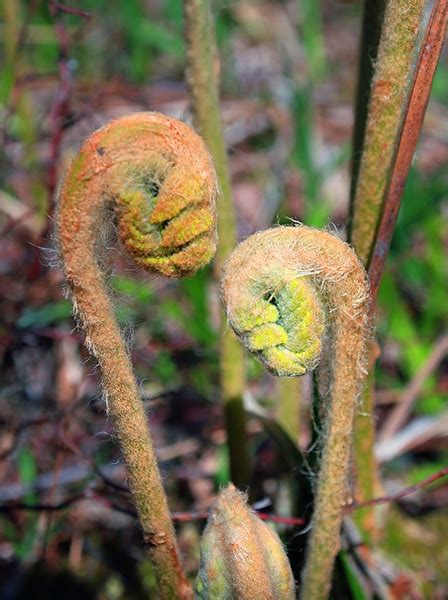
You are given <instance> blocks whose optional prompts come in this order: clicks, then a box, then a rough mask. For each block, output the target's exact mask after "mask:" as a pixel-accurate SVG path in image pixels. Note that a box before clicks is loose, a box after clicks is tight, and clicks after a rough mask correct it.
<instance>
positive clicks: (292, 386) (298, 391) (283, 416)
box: [277, 377, 303, 445]
mask: <svg viewBox="0 0 448 600" xmlns="http://www.w3.org/2000/svg"><path fill="white" fill-rule="evenodd" d="M302 384H303V382H302V379H297V378H295V377H287V378H282V379H280V381H279V382H278V395H279V398H278V408H277V421H278V423H279V425H281V427H282V428H283V430H284V431H285V432H286V433H287V434H288V435H289V437H290V438H291V440H292V441H293V442H294V444H296V445H297V444H298V443H299V435H300V417H301V409H302V402H301V400H302Z"/></svg>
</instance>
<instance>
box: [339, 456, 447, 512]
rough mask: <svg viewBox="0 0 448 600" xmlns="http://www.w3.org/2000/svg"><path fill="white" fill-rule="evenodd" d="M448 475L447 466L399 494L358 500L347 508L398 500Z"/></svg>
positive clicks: (352, 508) (348, 509) (351, 508)
mask: <svg viewBox="0 0 448 600" xmlns="http://www.w3.org/2000/svg"><path fill="white" fill-rule="evenodd" d="M447 475H448V467H445V468H443V469H441V470H440V471H437V473H433V474H432V475H430V476H429V477H426V479H423V480H422V481H419V482H418V483H416V484H415V485H411V486H409V487H407V488H405V489H404V490H401V492H398V493H397V494H392V495H391V496H380V497H379V498H372V499H371V500H366V501H365V502H360V503H359V504H357V503H356V502H352V503H351V504H348V505H347V507H346V510H347V511H348V512H350V511H352V510H358V508H365V507H366V506H374V505H377V504H386V503H388V502H396V501H397V500H401V498H404V497H405V496H409V495H410V494H413V493H414V492H417V491H418V490H421V489H422V488H424V487H426V486H427V485H429V484H430V483H434V481H437V480H438V479H441V478H442V477H446V476H447Z"/></svg>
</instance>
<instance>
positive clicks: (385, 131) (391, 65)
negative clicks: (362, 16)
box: [351, 0, 427, 266]
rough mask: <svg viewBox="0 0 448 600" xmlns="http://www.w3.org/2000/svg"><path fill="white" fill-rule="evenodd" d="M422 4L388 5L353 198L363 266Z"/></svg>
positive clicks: (404, 0)
mask: <svg viewBox="0 0 448 600" xmlns="http://www.w3.org/2000/svg"><path fill="white" fill-rule="evenodd" d="M426 4H427V1H426V0H389V2H388V4H387V7H386V11H385V14H384V25H383V29H382V33H381V39H380V45H379V48H378V56H377V61H376V67H375V74H374V76H373V81H372V89H371V93H370V104H369V110H368V117H367V123H366V128H365V136H364V151H363V153H362V157H361V162H360V165H359V174H358V179H357V182H356V189H355V192H354V196H353V206H352V211H353V221H352V229H351V242H352V244H353V247H354V248H355V251H356V253H357V254H358V256H359V258H360V259H361V260H362V262H363V263H364V265H366V266H368V264H369V261H370V256H371V253H372V249H373V246H374V242H375V236H376V232H377V228H378V224H379V221H380V218H381V214H382V210H383V202H384V198H385V193H386V191H387V186H388V181H389V175H390V173H391V169H392V165H393V161H394V159H395V153H396V150H397V147H398V143H399V141H400V136H401V131H402V126H403V122H404V117H405V115H406V111H407V107H408V103H409V97H410V94H411V92H412V86H413V82H414V73H415V68H416V63H417V60H418V57H419V50H420V42H421V39H422V34H423V27H422V24H423V18H424V8H425V5H426Z"/></svg>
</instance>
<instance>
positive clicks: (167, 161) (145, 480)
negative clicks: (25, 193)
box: [57, 113, 216, 598]
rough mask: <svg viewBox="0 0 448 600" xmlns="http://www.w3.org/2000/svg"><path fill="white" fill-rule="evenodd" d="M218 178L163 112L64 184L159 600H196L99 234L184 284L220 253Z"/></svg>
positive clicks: (93, 142)
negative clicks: (113, 236)
mask: <svg viewBox="0 0 448 600" xmlns="http://www.w3.org/2000/svg"><path fill="white" fill-rule="evenodd" d="M215 195H216V177H215V171H214V168H213V165H212V163H211V160H210V157H209V154H208V152H207V150H206V148H205V145H204V143H203V142H202V140H201V138H199V136H197V135H196V134H195V133H194V132H193V131H192V130H191V129H190V128H189V127H188V126H187V125H185V124H184V123H181V122H180V121H177V120H176V119H172V118H169V117H166V116H164V115H161V114H158V113H137V114H134V115H131V116H128V117H123V118H121V119H118V120H116V121H113V122H112V123H110V124H109V125H107V126H105V127H103V128H101V129H99V130H98V131H97V132H95V133H94V134H93V135H92V136H91V137H90V138H88V139H87V140H86V142H85V143H84V145H83V146H82V148H81V151H80V152H79V154H78V155H77V157H76V158H75V160H74V162H73V164H72V165H71V167H70V169H69V170H68V172H67V174H66V176H65V179H64V181H63V184H62V187H61V191H60V194H59V201H58V213H57V235H58V241H59V247H60V252H61V256H62V262H63V267H64V271H65V276H66V280H67V283H68V286H69V288H70V290H71V293H72V296H73V303H74V306H75V310H76V313H77V315H78V317H79V319H80V322H81V325H82V326H83V328H84V330H85V332H86V336H87V342H88V345H89V348H90V349H91V351H92V352H93V354H94V355H95V356H96V358H97V359H98V362H99V364H100V368H101V373H102V382H103V388H104V391H105V395H106V398H107V401H108V408H109V414H110V417H111V419H112V421H113V423H114V426H115V429H116V432H117V436H118V438H119V441H120V443H121V447H122V451H123V455H124V458H125V462H126V465H127V471H128V481H129V486H130V489H131V492H132V494H133V498H134V502H135V505H136V507H137V510H138V513H139V518H140V522H141V525H142V529H143V533H144V539H145V541H146V543H147V547H148V552H149V554H150V558H151V559H152V561H153V562H154V564H155V566H156V571H157V576H158V580H159V587H160V596H159V597H161V598H190V597H191V593H192V592H191V589H190V586H189V585H188V583H187V581H186V579H185V576H184V574H183V571H182V568H181V566H180V561H179V557H178V551H177V546H176V541H175V536H174V530H173V526H172V523H171V519H170V515H169V512H168V506H167V502H166V497H165V494H164V491H163V486H162V482H161V478H160V473H159V470H158V467H157V462H156V459H155V455H154V450H153V447H152V442H151V438H150V434H149V430H148V426H147V421H146V415H145V412H144V407H143V404H142V402H141V399H140V397H139V393H138V388H137V384H136V381H135V377H134V375H133V371H132V365H131V362H130V358H129V353H128V351H127V348H126V346H125V344H124V342H123V339H122V337H121V334H120V331H119V328H118V325H117V323H116V321H115V317H114V311H113V306H112V303H111V300H110V298H109V295H108V290H107V285H106V281H105V276H104V273H103V271H102V269H101V266H100V265H101V264H102V263H103V262H104V257H105V249H104V248H101V242H102V240H103V237H102V236H101V235H100V232H101V230H102V229H103V228H104V227H105V226H106V227H107V226H108V224H110V223H111V222H114V223H116V224H117V229H118V233H119V236H120V238H121V241H122V244H123V246H124V247H125V248H126V249H127V250H128V251H129V253H130V254H131V255H132V256H133V258H134V260H135V261H136V262H137V264H138V265H140V266H141V267H143V268H145V269H147V270H148V271H150V272H157V273H160V274H162V275H166V276H169V277H180V276H182V275H186V274H189V273H192V272H194V271H195V270H197V269H198V268H199V267H201V266H203V265H204V264H206V263H207V262H208V261H209V260H210V258H211V257H212V255H213V253H214V250H215V211H214V200H215Z"/></svg>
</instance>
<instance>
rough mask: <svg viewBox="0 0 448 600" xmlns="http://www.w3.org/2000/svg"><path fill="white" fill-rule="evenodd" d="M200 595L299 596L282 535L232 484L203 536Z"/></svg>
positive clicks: (262, 599) (217, 598) (251, 599)
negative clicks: (254, 510) (258, 514)
mask: <svg viewBox="0 0 448 600" xmlns="http://www.w3.org/2000/svg"><path fill="white" fill-rule="evenodd" d="M196 598H197V599H198V600H199V599H202V600H293V599H294V598H295V593H294V579H293V576H292V572H291V567H290V565H289V561H288V558H287V556H286V553H285V551H284V549H283V546H282V544H281V541H280V539H279V537H278V536H277V534H276V533H275V532H274V531H272V529H270V528H269V527H268V526H267V525H266V524H265V523H263V521H262V520H261V519H260V518H259V517H257V515H256V514H255V513H254V512H253V511H252V510H250V508H249V507H248V506H247V498H246V496H245V495H244V494H242V493H241V492H239V491H238V490H237V489H236V488H235V487H234V486H233V485H232V484H230V485H229V486H228V487H227V488H226V489H224V490H223V491H222V492H221V493H220V494H219V496H218V497H217V499H216V501H215V504H214V505H213V509H212V511H211V513H210V517H209V519H208V523H207V527H206V529H205V531H204V534H203V537H202V541H201V564H200V568H199V574H198V578H197V580H196Z"/></svg>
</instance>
